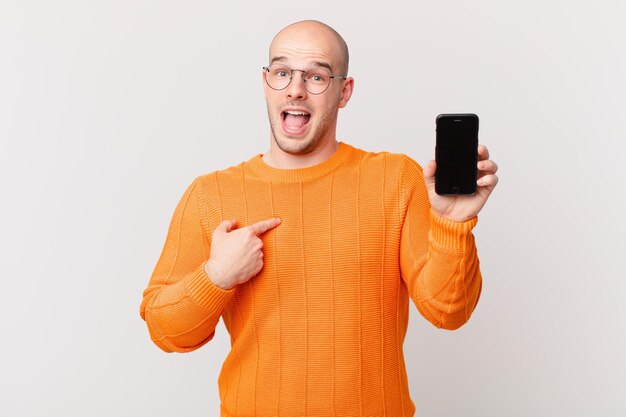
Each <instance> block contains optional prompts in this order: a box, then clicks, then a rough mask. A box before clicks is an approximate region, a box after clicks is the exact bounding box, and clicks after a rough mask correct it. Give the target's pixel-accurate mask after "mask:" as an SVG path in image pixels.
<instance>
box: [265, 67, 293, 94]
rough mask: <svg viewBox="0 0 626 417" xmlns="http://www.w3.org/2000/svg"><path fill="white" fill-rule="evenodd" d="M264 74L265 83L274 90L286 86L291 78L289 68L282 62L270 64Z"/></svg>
mask: <svg viewBox="0 0 626 417" xmlns="http://www.w3.org/2000/svg"><path fill="white" fill-rule="evenodd" d="M268 68H269V71H268V72H267V74H265V79H266V80H267V84H268V85H269V86H270V87H272V88H273V89H275V90H282V89H283V88H285V87H287V85H288V84H289V81H290V80H291V68H289V67H288V66H286V65H283V64H272V65H270V66H269V67H268Z"/></svg>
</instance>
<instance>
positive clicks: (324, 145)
mask: <svg viewBox="0 0 626 417" xmlns="http://www.w3.org/2000/svg"><path fill="white" fill-rule="evenodd" d="M338 148H339V142H337V140H336V139H334V138H333V139H332V140H322V141H321V142H320V143H319V144H318V146H317V147H316V148H315V149H314V150H313V151H311V152H309V153H306V154H291V153H289V152H285V151H283V150H282V149H280V148H279V147H278V145H277V144H276V141H275V140H274V138H273V137H272V140H271V144H270V149H269V151H267V153H265V154H263V156H262V157H261V159H262V160H263V162H265V163H266V164H267V165H269V166H271V167H272V168H280V169H298V168H308V167H310V166H313V165H317V164H320V163H322V162H324V161H325V160H327V159H328V158H330V157H331V156H332V155H333V154H334V153H335V152H336V151H337V149H338Z"/></svg>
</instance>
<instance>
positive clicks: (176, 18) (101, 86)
mask: <svg viewBox="0 0 626 417" xmlns="http://www.w3.org/2000/svg"><path fill="white" fill-rule="evenodd" d="M591 4H592V2H574V1H534V0H533V1H529V0H524V1H471V2H468V1H464V2H461V1H459V2H452V1H442V0H439V1H419V2H417V1H415V2H410V3H409V2H407V3H403V2H394V1H385V2H384V4H383V5H382V6H380V5H379V6H377V7H371V6H366V5H363V4H362V2H356V1H354V2H341V3H340V2H331V1H317V2H275V3H273V2H268V1H263V2H258V3H250V4H241V3H236V2H231V3H228V4H227V3H212V2H210V1H208V0H205V1H148V0H144V1H139V0H124V1H119V0H116V1H69V0H63V1H54V2H51V1H28V0H20V1H11V0H2V2H1V3H0V141H1V142H0V144H1V147H0V195H1V204H0V210H1V215H0V222H1V223H0V226H1V233H0V239H1V241H0V244H1V252H0V253H1V257H2V258H1V261H0V279H1V280H2V281H1V283H2V286H1V287H0V291H1V292H0V294H1V297H0V337H1V341H0V366H1V368H0V369H1V370H0V390H1V391H0V414H2V415H3V416H114V415H115V416H170V415H180V416H183V415H184V416H217V415H218V414H219V397H218V389H217V376H218V373H219V370H220V367H221V363H222V361H223V360H224V358H225V356H226V354H227V352H228V349H229V338H228V335H227V333H226V330H225V328H224V327H223V324H222V323H221V322H220V324H219V327H218V329H217V332H216V336H215V338H214V340H213V341H211V342H210V343H209V344H207V345H205V346H204V347H203V348H202V349H200V350H197V351H195V352H193V353H189V354H165V353H164V352H162V351H161V350H159V349H158V348H157V347H156V346H155V345H153V344H152V342H151V341H150V338H149V335H148V331H147V328H146V326H145V323H144V322H143V321H142V320H141V318H140V317H139V305H140V302H141V298H142V291H143V290H144V288H145V287H146V286H147V284H148V280H149V277H150V275H151V273H152V269H153V268H154V265H155V264H156V261H157V259H158V256H159V255H160V251H161V249H162V246H163V243H164V241H165V235H166V232H167V228H168V225H169V221H170V218H171V215H172V213H173V210H174V207H175V206H176V203H177V202H178V200H179V199H180V197H181V196H182V193H183V191H184V189H185V188H186V187H187V185H189V183H190V182H191V181H192V180H193V178H195V177H196V176H197V175H200V174H202V173H208V172H211V171H214V170H217V169H223V168H226V167H228V166H231V165H234V164H237V163H239V162H241V161H244V160H247V159H249V158H250V157H251V156H253V155H255V154H257V153H264V152H266V151H267V149H268V148H269V133H268V130H269V128H268V123H267V115H266V108H265V102H264V99H263V91H262V84H261V82H262V81H261V67H262V66H263V65H266V64H267V48H268V46H269V42H270V41H271V38H272V37H273V35H274V34H275V33H276V32H277V31H278V30H280V29H281V28H282V27H284V26H286V25H287V24H289V23H291V22H294V21H297V20H302V19H306V18H314V19H320V20H322V21H324V22H326V23H328V24H330V25H331V26H333V27H334V28H336V29H337V30H338V31H339V32H340V33H341V34H342V35H343V36H344V38H345V39H346V41H347V42H348V45H349V47H350V53H351V63H350V64H351V65H350V75H351V76H353V77H354V78H355V92H354V95H353V97H352V100H351V102H350V103H349V104H348V106H347V108H345V109H343V110H342V111H341V112H340V116H339V127H338V139H339V140H343V141H345V142H347V143H350V144H352V145H354V146H357V147H360V148H363V149H366V150H370V151H382V150H387V151H391V152H402V153H405V154H407V155H409V156H411V157H412V158H414V159H415V160H416V161H418V162H419V163H420V164H424V163H425V162H426V161H427V160H428V159H430V158H431V157H432V156H433V149H434V127H435V126H434V120H435V117H436V115H437V114H439V113H450V112H473V113H477V114H478V115H479V116H480V123H481V124H480V135H479V137H480V141H481V142H482V143H484V144H486V145H487V146H488V147H489V149H490V150H491V153H492V157H493V159H494V160H496V161H497V163H498V164H499V165H500V171H499V172H498V174H499V177H500V184H499V185H498V187H497V188H496V191H495V192H494V194H493V195H492V198H491V199H490V201H489V202H488V204H487V206H486V207H485V209H484V210H483V211H482V212H481V213H480V215H479V223H478V226H477V227H476V229H475V235H476V241H477V244H478V250H479V256H480V258H481V266H482V272H483V277H484V287H483V294H482V296H481V301H480V303H479V305H478V307H477V309H476V311H475V313H474V315H473V316H472V319H471V320H470V322H469V323H468V324H467V325H466V326H464V327H462V328H461V329H459V330H457V331H454V332H449V331H444V330H438V329H435V328H434V327H432V326H431V325H430V324H429V323H427V322H426V321H425V320H424V319H423V318H422V317H421V316H419V314H417V310H416V309H415V307H414V306H413V305H412V304H411V322H410V323H409V329H408V335H407V340H406V343H405V353H406V360H407V368H408V369H407V370H408V374H409V384H410V388H411V394H412V399H413V401H414V402H415V404H416V406H417V412H416V415H417V416H530V415H532V416H557V415H558V416H565V415H567V416H590V415H596V416H624V415H626V406H625V404H624V403H623V401H624V399H623V394H624V392H626V359H625V356H624V355H625V352H626V338H625V333H626V332H625V329H626V326H625V324H624V319H625V318H626V309H625V307H624V304H625V293H626V283H625V280H626V273H624V267H623V262H624V252H625V250H626V245H624V237H625V235H626V227H625V220H624V218H625V214H624V213H625V212H626V204H625V197H624V192H625V191H626V189H625V188H626V187H625V186H624V183H625V182H626V170H625V169H624V163H623V160H624V154H625V151H626V147H625V146H624V140H625V139H626V127H625V124H626V117H625V116H626V105H625V103H624V99H625V97H626V80H625V75H626V57H625V47H624V39H626V30H625V29H624V28H625V27H626V26H625V25H624V21H625V20H626V6H625V5H624V2H620V1H596V2H593V6H592V5H591Z"/></svg>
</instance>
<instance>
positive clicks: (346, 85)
mask: <svg viewBox="0 0 626 417" xmlns="http://www.w3.org/2000/svg"><path fill="white" fill-rule="evenodd" d="M353 90H354V78H352V77H348V78H347V79H346V80H344V81H343V87H342V88H341V96H340V97H339V106H338V107H339V108H340V109H342V108H344V107H346V105H347V104H348V101H350V97H352V91H353Z"/></svg>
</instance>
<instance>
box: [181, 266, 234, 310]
mask: <svg viewBox="0 0 626 417" xmlns="http://www.w3.org/2000/svg"><path fill="white" fill-rule="evenodd" d="M205 263H206V261H204V262H202V263H201V264H200V266H199V267H198V268H197V269H196V270H195V271H194V272H193V273H192V274H191V275H190V276H189V277H188V280H187V291H188V292H189V294H190V295H191V298H192V299H193V300H194V301H195V302H196V303H198V304H199V305H201V306H202V307H204V308H206V309H208V310H212V311H222V310H223V309H224V306H226V304H227V303H228V301H229V300H230V298H231V297H232V296H233V295H234V294H235V288H231V289H230V290H225V289H222V288H220V287H218V286H217V285H215V284H214V283H213V281H211V279H210V278H209V276H208V275H207V273H206V271H205V270H204V264H205Z"/></svg>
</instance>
